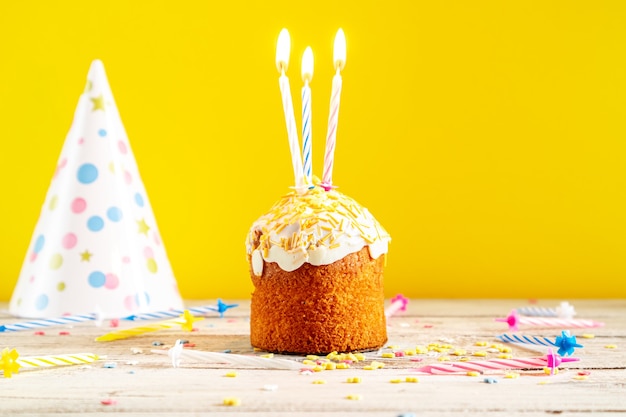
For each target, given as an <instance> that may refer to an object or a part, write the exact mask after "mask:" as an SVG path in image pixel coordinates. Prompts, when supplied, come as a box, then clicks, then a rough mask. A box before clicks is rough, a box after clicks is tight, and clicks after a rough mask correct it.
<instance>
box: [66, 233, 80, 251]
mask: <svg viewBox="0 0 626 417" xmlns="http://www.w3.org/2000/svg"><path fill="white" fill-rule="evenodd" d="M77 241H78V238H77V237H76V235H75V234H74V233H68V234H66V235H65V236H63V241H62V245H63V247H64V248H65V249H72V248H73V247H74V246H76V242H77Z"/></svg>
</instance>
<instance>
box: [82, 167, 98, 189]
mask: <svg viewBox="0 0 626 417" xmlns="http://www.w3.org/2000/svg"><path fill="white" fill-rule="evenodd" d="M77 177H78V181H80V182H81V183H83V184H91V183H92V182H94V181H95V180H96V179H97V178H98V168H96V166H95V165H94V164H83V165H81V166H80V168H78V175H77Z"/></svg>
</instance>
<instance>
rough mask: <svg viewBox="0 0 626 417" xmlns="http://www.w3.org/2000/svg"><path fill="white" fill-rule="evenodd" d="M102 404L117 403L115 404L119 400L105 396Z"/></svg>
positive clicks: (101, 401)
mask: <svg viewBox="0 0 626 417" xmlns="http://www.w3.org/2000/svg"><path fill="white" fill-rule="evenodd" d="M100 404H102V405H115V404H117V401H115V400H114V399H113V398H105V399H104V400H100Z"/></svg>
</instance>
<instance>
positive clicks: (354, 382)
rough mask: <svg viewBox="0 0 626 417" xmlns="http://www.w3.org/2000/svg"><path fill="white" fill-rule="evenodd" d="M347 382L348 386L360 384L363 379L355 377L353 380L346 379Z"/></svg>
mask: <svg viewBox="0 0 626 417" xmlns="http://www.w3.org/2000/svg"><path fill="white" fill-rule="evenodd" d="M346 382H347V383H348V384H358V383H360V382H361V378H359V377H358V376H353V377H351V378H348V379H346Z"/></svg>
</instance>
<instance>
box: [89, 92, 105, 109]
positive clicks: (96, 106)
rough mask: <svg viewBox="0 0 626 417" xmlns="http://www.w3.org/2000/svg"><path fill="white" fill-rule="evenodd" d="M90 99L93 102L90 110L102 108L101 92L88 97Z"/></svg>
mask: <svg viewBox="0 0 626 417" xmlns="http://www.w3.org/2000/svg"><path fill="white" fill-rule="evenodd" d="M90 100H91V102H92V103H93V108H92V109H91V111H96V110H104V97H103V96H102V94H100V95H99V96H98V97H92V98H90Z"/></svg>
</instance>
